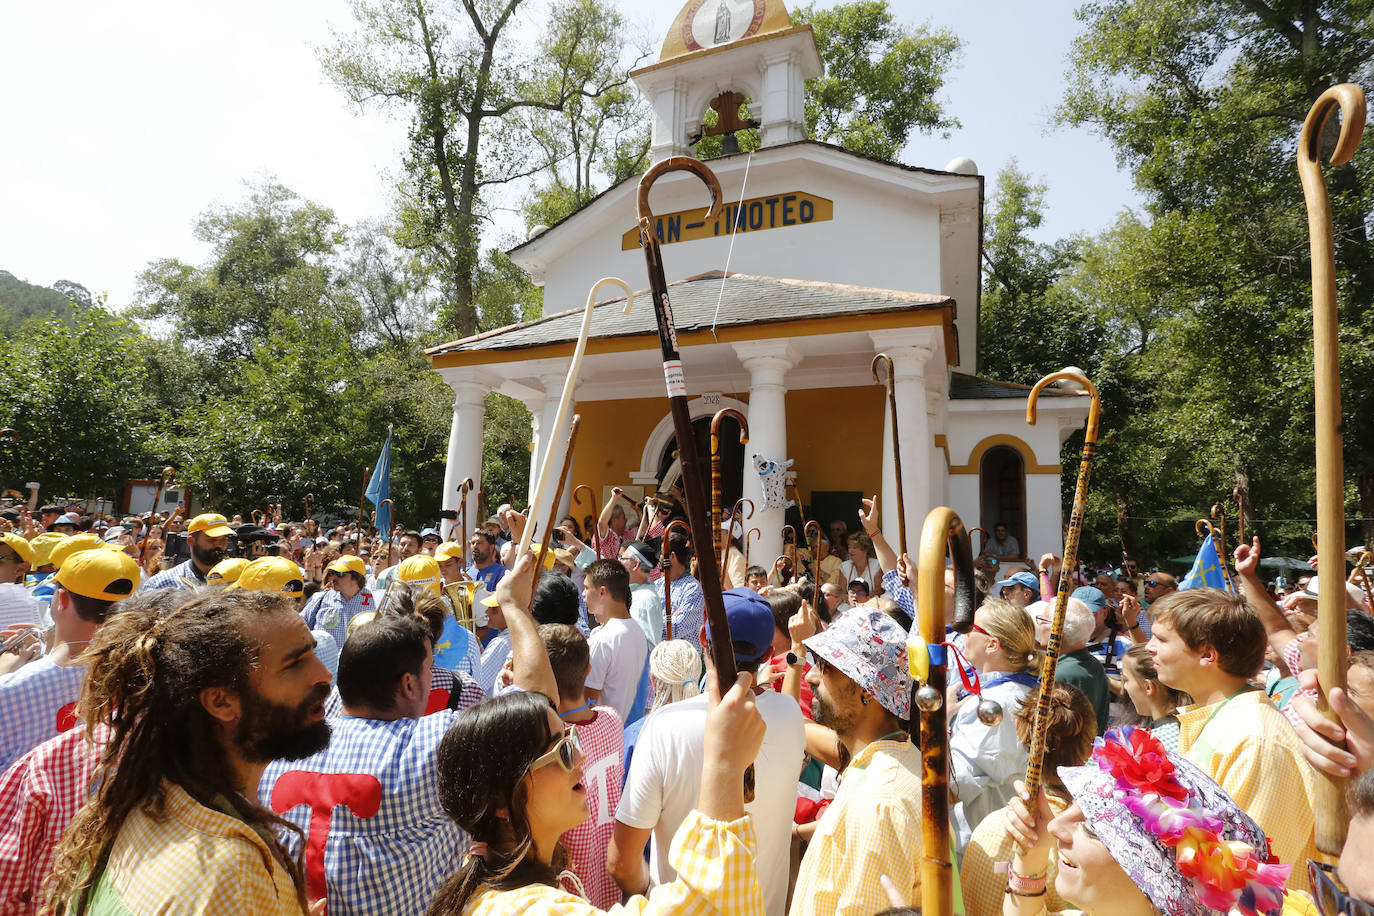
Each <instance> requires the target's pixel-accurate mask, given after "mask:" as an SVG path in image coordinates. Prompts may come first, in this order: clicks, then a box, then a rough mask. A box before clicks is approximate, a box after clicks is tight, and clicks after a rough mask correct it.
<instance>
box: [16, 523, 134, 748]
mask: <svg viewBox="0 0 1374 916" xmlns="http://www.w3.org/2000/svg"><path fill="white" fill-rule="evenodd" d="M138 572H139V571H138V564H137V563H135V562H134V560H133V558H132V557H130V556H129V555H128V554H127V553H125V552H124V551H122V550H105V549H95V550H83V551H80V552H78V553H75V554H73V555H72V556H70V557H68V558H67V559H66V560H64V561H63V563H62V568H61V569H59V570H58V571H57V575H56V576H55V577H54V578H55V579H56V580H57V588H56V590H55V591H54V592H53V598H52V618H53V623H54V625H55V627H56V631H57V635H56V638H55V640H54V645H53V647H52V649H51V650H49V651H48V653H47V654H46V655H43V656H42V657H40V658H38V659H36V660H34V661H31V662H29V663H28V664H27V665H24V666H23V667H22V668H20V669H19V670H17V671H12V672H10V673H9V674H6V675H4V676H3V677H0V722H3V723H4V726H3V727H0V772H4V771H5V770H6V769H8V768H9V766H10V764H12V763H14V761H15V760H16V759H18V758H19V757H20V756H21V755H23V754H25V753H27V752H28V751H29V750H30V749H31V748H33V747H35V746H36V745H38V744H39V743H41V742H43V741H46V740H48V739H49V738H51V737H52V736H53V735H56V734H57V733H58V732H62V731H66V730H67V729H69V728H71V727H72V726H74V725H75V724H76V719H75V718H73V716H72V710H73V708H74V707H75V706H76V701H77V697H78V696H80V694H81V685H82V682H83V681H85V680H86V676H87V675H86V672H87V666H86V660H85V658H83V657H82V653H83V652H84V651H85V650H86V647H87V645H88V644H89V643H90V642H91V639H92V638H93V637H94V636H95V635H96V633H97V632H98V631H99V630H100V628H101V627H102V625H104V623H105V620H106V616H107V615H108V614H110V613H111V611H112V609H113V610H114V611H118V608H117V607H115V605H116V602H118V601H120V600H121V599H123V598H127V597H129V596H130V595H132V594H133V593H134V586H135V585H136V584H137V582H138Z"/></svg>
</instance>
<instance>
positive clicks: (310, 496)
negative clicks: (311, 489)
mask: <svg viewBox="0 0 1374 916" xmlns="http://www.w3.org/2000/svg"><path fill="white" fill-rule="evenodd" d="M314 498H315V494H314V493H307V494H305V520H306V521H307V522H308V521H310V500H312V499H314Z"/></svg>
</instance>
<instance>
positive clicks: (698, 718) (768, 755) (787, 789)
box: [615, 690, 806, 916]
mask: <svg viewBox="0 0 1374 916" xmlns="http://www.w3.org/2000/svg"><path fill="white" fill-rule="evenodd" d="M708 703H709V698H708V697H705V696H695V697H692V698H690V699H686V700H683V701H681V702H679V703H673V704H672V705H670V706H664V707H662V708H661V709H658V710H656V711H654V712H653V713H652V714H651V715H650V716H649V717H648V718H647V719H646V720H645V721H644V727H643V730H642V731H641V732H640V733H639V741H638V742H637V743H636V744H635V753H634V758H633V760H632V762H631V764H630V773H629V778H628V779H627V780H626V782H625V790H624V792H623V793H622V794H621V796H620V807H619V808H617V809H616V813H615V819H616V820H618V821H620V822H621V823H622V824H625V825H627V826H629V827H635V828H638V829H640V830H647V829H651V828H652V829H653V831H654V837H653V841H652V842H651V843H650V846H649V848H650V850H651V852H650V856H649V874H650V876H651V877H652V879H653V882H654V883H655V884H667V883H669V882H671V881H674V880H676V878H677V871H676V870H675V869H674V868H673V867H672V865H670V864H669V863H668V849H669V847H671V845H672V842H673V834H675V833H676V832H677V829H678V827H679V825H681V824H682V822H683V821H684V820H686V819H687V815H688V814H690V813H691V811H692V809H693V808H695V807H696V804H697V794H698V793H699V792H700V791H701V767H702V753H703V742H704V740H705V733H706V710H707V709H708ZM757 703H758V710H759V714H760V715H762V716H763V721H764V723H765V724H766V725H767V726H768V731H767V732H765V733H764V736H763V747H762V748H761V749H760V750H759V755H758V757H757V758H756V759H755V760H754V786H755V790H754V800H753V801H752V802H750V803H749V804H747V805H745V806H744V807H745V810H746V811H748V812H749V814H751V815H752V816H753V818H754V830H755V832H756V833H757V835H758V839H759V859H758V874H759V884H760V886H761V887H762V889H763V905H764V912H765V913H767V914H768V916H783V914H784V913H785V912H786V911H787V877H788V870H789V864H790V861H791V850H792V815H793V814H794V813H795V811H796V807H797V777H798V776H800V775H801V768H802V757H803V754H804V752H805V749H806V731H805V727H804V724H803V722H804V720H803V719H802V714H801V708H800V707H799V706H798V705H797V701H796V700H794V699H792V698H791V697H789V696H785V695H783V694H780V693H774V692H772V691H771V690H765V691H764V692H763V693H761V694H759V696H758V699H757Z"/></svg>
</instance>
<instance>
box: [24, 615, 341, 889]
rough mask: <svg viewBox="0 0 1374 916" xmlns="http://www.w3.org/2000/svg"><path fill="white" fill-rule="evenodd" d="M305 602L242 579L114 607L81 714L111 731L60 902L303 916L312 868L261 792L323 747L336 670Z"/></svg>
mask: <svg viewBox="0 0 1374 916" xmlns="http://www.w3.org/2000/svg"><path fill="white" fill-rule="evenodd" d="M314 642H315V640H314V638H313V637H312V636H311V634H310V630H309V629H308V628H307V627H306V625H305V621H304V620H302V619H301V617H300V615H299V614H298V613H297V612H296V607H295V602H293V601H292V600H291V599H289V598H287V597H285V596H282V595H274V594H269V593H266V592H251V591H244V590H242V589H237V590H233V591H214V592H210V593H207V594H203V595H201V596H199V597H197V598H195V599H193V600H192V601H190V602H188V603H187V604H185V605H183V606H182V607H181V608H180V609H178V610H177V611H176V612H175V613H172V614H170V615H168V616H167V617H159V616H158V614H157V612H156V611H155V610H153V609H151V608H150V609H147V610H140V609H135V610H132V611H129V612H126V613H123V614H120V615H118V616H116V617H114V618H112V619H111V620H110V621H109V622H108V623H106V624H105V626H104V627H102V628H101V630H100V632H99V633H98V634H97V635H96V637H95V639H94V640H93V641H92V643H91V646H90V648H89V650H88V655H89V657H90V674H89V675H88V676H87V679H86V684H85V687H84V689H83V691H82V694H81V701H80V704H79V705H78V708H77V712H78V715H79V716H80V718H81V720H82V721H83V722H84V723H85V724H86V728H87V729H88V730H89V731H90V732H91V734H92V735H94V734H95V733H96V732H97V730H99V729H101V728H102V727H104V728H105V729H108V743H107V745H106V749H105V752H104V754H103V755H102V757H101V760H100V764H99V766H98V767H97V769H96V773H95V785H96V787H97V788H96V789H95V791H94V794H93V795H92V797H91V799H90V800H89V801H88V802H87V803H86V804H85V806H84V807H82V809H81V810H80V811H79V812H78V813H77V815H76V817H75V819H73V821H72V824H71V827H70V829H68V831H67V833H66V834H65V836H64V837H63V840H62V843H61V845H60V846H59V847H58V851H57V856H56V864H55V867H54V870H53V879H52V883H51V884H50V885H49V887H48V889H47V892H46V896H47V898H48V900H49V902H50V904H51V906H52V907H53V911H54V912H56V913H59V914H78V916H79V914H83V913H90V914H95V916H106V914H110V916H113V914H125V913H130V912H134V913H151V912H157V913H209V912H213V913H226V914H244V916H248V914H254V916H262V914H296V916H298V914H301V913H303V912H304V911H305V909H306V902H305V879H304V875H303V873H302V868H301V865H300V862H299V860H297V859H294V858H292V857H291V856H290V855H288V854H287V852H286V851H285V849H284V848H283V847H282V845H281V843H280V842H279V840H278V839H277V837H276V836H275V835H274V831H275V830H279V829H280V830H289V831H297V832H298V828H296V827H294V826H293V825H291V824H290V823H289V822H287V821H284V820H282V819H281V818H279V817H277V816H276V815H274V814H273V813H272V812H271V811H269V810H267V809H266V808H264V807H262V805H261V804H259V803H258V801H257V787H258V783H259V781H260V779H261V777H262V774H263V771H264V770H265V769H266V767H267V764H268V763H269V762H270V761H272V760H277V759H286V760H298V759H301V758H304V757H308V756H310V755H311V754H313V753H315V752H316V751H318V750H320V749H321V748H323V747H325V746H326V745H327V744H328V743H329V725H328V724H327V723H326V722H325V719H324V701H325V698H326V697H327V696H328V694H329V680H330V678H329V672H328V671H327V670H326V669H325V667H324V665H323V664H321V663H320V661H319V660H318V659H316V658H315V655H314Z"/></svg>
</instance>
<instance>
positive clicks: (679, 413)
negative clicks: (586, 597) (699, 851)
mask: <svg viewBox="0 0 1374 916" xmlns="http://www.w3.org/2000/svg"><path fill="white" fill-rule="evenodd" d="M669 172H691V173H692V174H694V175H696V176H697V177H698V178H700V179H701V180H702V182H703V183H705V185H706V187H707V188H709V189H710V190H711V206H710V209H708V210H707V211H706V216H707V218H710V217H712V216H715V215H716V214H717V213H718V212H720V199H721V190H720V180H719V179H717V178H716V175H715V173H714V172H712V171H711V170H710V169H708V168H707V167H706V166H705V165H703V164H702V163H701V162H699V161H698V160H696V159H691V158H689V157H687V156H673V157H672V158H669V159H665V160H663V161H662V162H660V163H658V164H657V165H655V166H654V167H653V168H651V169H649V171H647V172H645V173H644V176H643V177H642V178H640V179H639V194H638V197H637V198H636V201H635V205H636V211H637V215H638V216H639V244H640V245H641V246H643V248H644V261H645V264H646V266H647V267H648V270H649V288H650V291H651V292H652V293H653V297H654V318H655V319H656V320H657V322H658V343H659V347H660V348H661V349H662V351H663V379H664V382H665V383H666V384H667V387H668V404H669V407H670V409H671V410H672V414H673V431H674V432H675V433H676V435H677V453H678V457H679V460H681V462H682V489H683V492H684V495H685V496H686V498H687V518H688V520H689V521H690V522H691V523H692V543H694V544H696V545H698V549H697V551H696V557H697V573H698V579H699V581H700V582H701V590H702V592H703V594H704V597H705V598H706V633H707V642H708V643H709V645H708V646H707V649H708V651H709V652H710V653H711V660H712V662H713V663H714V664H715V666H716V677H717V678H718V679H719V682H720V683H721V684H732V683H734V681H735V653H734V648H733V647H732V646H731V643H730V623H729V621H727V620H726V619H725V599H724V597H723V596H722V593H721V588H720V568H719V566H720V565H719V564H718V563H717V562H716V552H715V550H714V548H712V547H707V546H706V545H712V544H714V543H715V538H714V537H713V536H712V534H713V533H712V532H711V531H709V530H708V528H709V526H710V524H711V521H710V518H711V517H710V514H709V513H708V512H707V509H706V504H705V502H706V501H705V499H704V498H703V494H704V492H705V491H704V490H703V489H702V486H701V470H700V469H699V468H698V467H697V452H696V445H695V444H694V443H695V441H696V440H695V439H694V438H693V436H692V415H691V412H690V411H689V410H688V407H687V379H686V377H685V376H684V375H683V372H682V354H681V353H679V352H678V346H677V328H675V327H674V326H673V307H672V303H671V302H669V301H668V281H667V280H666V279H665V278H664V275H663V251H662V249H660V247H659V244H658V236H657V235H655V234H654V214H653V211H652V210H651V209H649V189H650V188H652V187H653V186H654V182H656V181H658V179H660V178H662V177H663V176H664V175H666V174H668V173H669ZM703 547H705V549H702V548H703ZM667 590H668V586H667V585H666V584H665V586H664V591H665V592H666V591H667ZM753 789H754V767H753V766H752V765H751V766H750V767H749V769H748V770H746V771H745V774H744V797H745V799H746V800H750V799H752V798H753V796H754V792H753Z"/></svg>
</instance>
